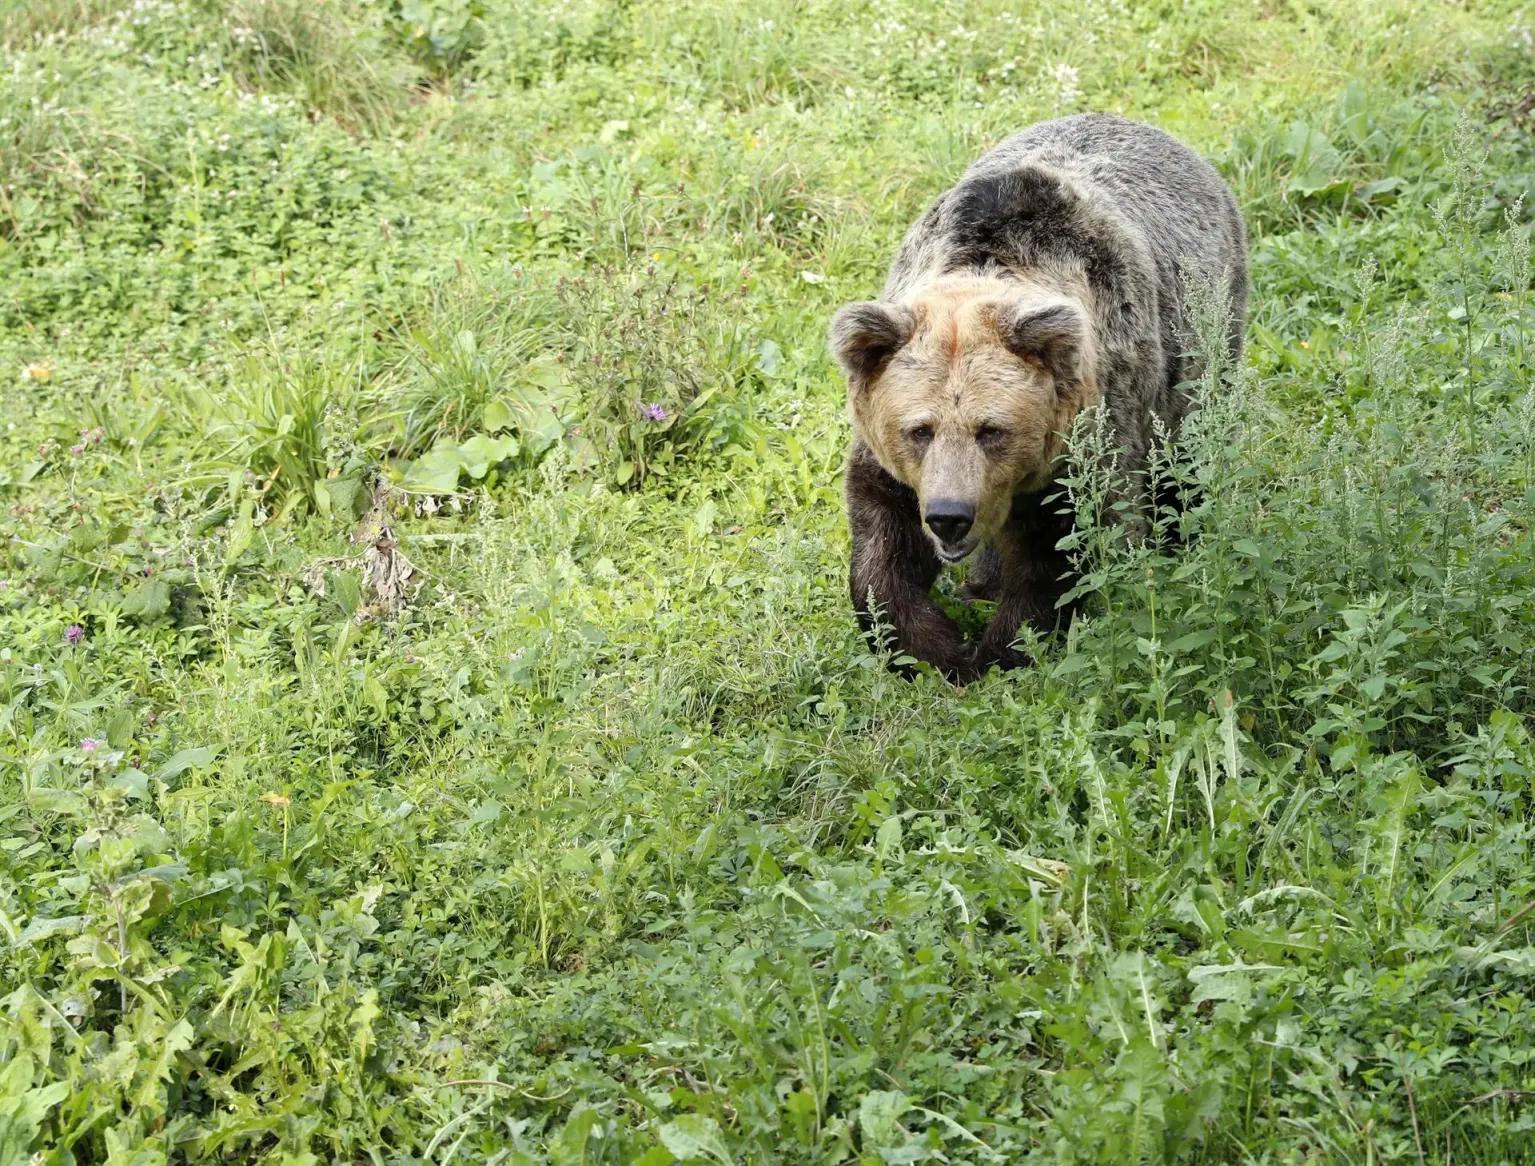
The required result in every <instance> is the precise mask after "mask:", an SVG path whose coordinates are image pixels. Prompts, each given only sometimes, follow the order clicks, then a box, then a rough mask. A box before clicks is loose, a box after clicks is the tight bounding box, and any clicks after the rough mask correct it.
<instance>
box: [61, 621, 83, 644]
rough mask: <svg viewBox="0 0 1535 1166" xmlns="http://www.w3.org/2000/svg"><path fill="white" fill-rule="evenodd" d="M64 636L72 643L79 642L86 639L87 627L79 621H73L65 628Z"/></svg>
mask: <svg viewBox="0 0 1535 1166" xmlns="http://www.w3.org/2000/svg"><path fill="white" fill-rule="evenodd" d="M64 638H65V639H66V640H68V641H69V642H70V643H71V644H78V643H79V642H80V641H81V640H83V639H85V629H84V628H83V627H81V626H80V625H79V624H77V623H72V624H70V625H69V626H68V627H67V628H65V629H64Z"/></svg>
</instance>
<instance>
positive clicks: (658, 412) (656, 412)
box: [645, 401, 666, 421]
mask: <svg viewBox="0 0 1535 1166" xmlns="http://www.w3.org/2000/svg"><path fill="white" fill-rule="evenodd" d="M645 416H646V417H647V418H649V419H650V420H651V421H665V420H666V410H665V409H663V408H662V407H661V406H660V405H658V404H656V402H654V401H652V402H650V404H648V405H646V406H645Z"/></svg>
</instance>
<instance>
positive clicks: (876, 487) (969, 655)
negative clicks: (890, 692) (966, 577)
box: [846, 441, 977, 682]
mask: <svg viewBox="0 0 1535 1166" xmlns="http://www.w3.org/2000/svg"><path fill="white" fill-rule="evenodd" d="M846 489H847V512H848V522H849V524H850V526H851V527H852V536H853V564H852V569H851V571H850V572H849V586H850V590H851V591H852V597H853V610H854V611H855V612H857V614H858V625H859V627H861V628H862V629H863V632H864V635H865V636H867V637H868V638H869V642H870V644H871V645H873V647H874V648H875V650H876V651H878V650H879V649H881V648H891V649H895V650H898V651H900V652H902V653H904V654H906V655H908V656H913V657H915V658H916V659H918V660H926V661H927V662H928V663H929V664H932V665H933V666H934V667H935V668H937V669H938V670H939V671H940V672H942V673H943V674H944V675H945V676H947V677H949V679H951V680H954V681H956V682H963V681H965V680H968V679H971V678H972V677H974V676H975V675H976V672H977V669H976V666H975V650H974V648H973V647H972V645H970V644H968V643H966V642H965V637H964V633H962V632H961V631H960V629H959V625H958V624H956V623H955V622H954V621H953V620H952V619H950V618H949V617H948V616H947V615H945V614H944V612H943V609H942V608H940V607H939V606H938V603H937V601H936V600H934V599H933V596H932V590H931V589H932V586H933V581H934V580H935V579H937V578H938V572H939V569H940V568H941V566H942V564H941V563H940V562H939V561H938V556H937V555H936V554H934V553H933V546H932V543H930V542H929V541H928V538H927V536H926V535H925V534H923V533H922V519H921V516H920V515H919V514H918V512H917V495H916V494H915V493H914V492H913V491H912V489H911V488H910V487H908V486H904V485H902V484H901V483H900V482H898V481H896V479H895V478H893V477H892V476H891V475H890V474H889V473H888V472H886V470H885V469H884V467H882V466H881V465H880V464H879V462H878V461H876V460H875V458H874V454H873V453H872V452H871V451H870V450H869V447H868V446H867V445H865V444H864V443H863V442H861V441H860V442H858V443H857V444H856V445H855V446H854V449H853V453H852V456H851V457H850V458H849V459H848V467H847V486H846ZM871 599H872V601H873V606H872V608H871V606H870V601H871ZM877 625H888V627H889V628H891V629H893V630H894V637H893V639H894V643H883V644H882V643H880V642H879V640H878V639H877V638H876V635H875V632H876V627H877Z"/></svg>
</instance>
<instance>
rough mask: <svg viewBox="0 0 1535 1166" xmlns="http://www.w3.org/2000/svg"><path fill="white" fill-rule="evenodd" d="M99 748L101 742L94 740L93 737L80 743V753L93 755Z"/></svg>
mask: <svg viewBox="0 0 1535 1166" xmlns="http://www.w3.org/2000/svg"><path fill="white" fill-rule="evenodd" d="M100 748H101V742H100V741H98V740H96V738H95V737H87V738H86V739H85V740H83V741H81V742H80V752H81V753H94V752H96V750H98V749H100Z"/></svg>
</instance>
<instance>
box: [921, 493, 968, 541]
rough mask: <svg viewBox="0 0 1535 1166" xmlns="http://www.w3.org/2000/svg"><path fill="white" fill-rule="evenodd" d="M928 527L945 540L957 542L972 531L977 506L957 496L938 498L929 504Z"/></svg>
mask: <svg viewBox="0 0 1535 1166" xmlns="http://www.w3.org/2000/svg"><path fill="white" fill-rule="evenodd" d="M925 517H926V519H927V527H928V529H929V530H931V531H932V532H933V533H934V534H936V535H937V536H938V537H939V538H940V539H942V540H943V541H944V542H946V543H949V544H953V543H957V542H958V541H959V540H960V539H962V538H964V537H965V535H967V534H969V533H970V527H971V525H972V524H973V523H974V522H975V507H974V506H972V505H970V503H968V502H961V501H959V500H958V499H957V498H938V499H935V500H934V501H932V502H929V503H928V505H927V514H926V515H925Z"/></svg>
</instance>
